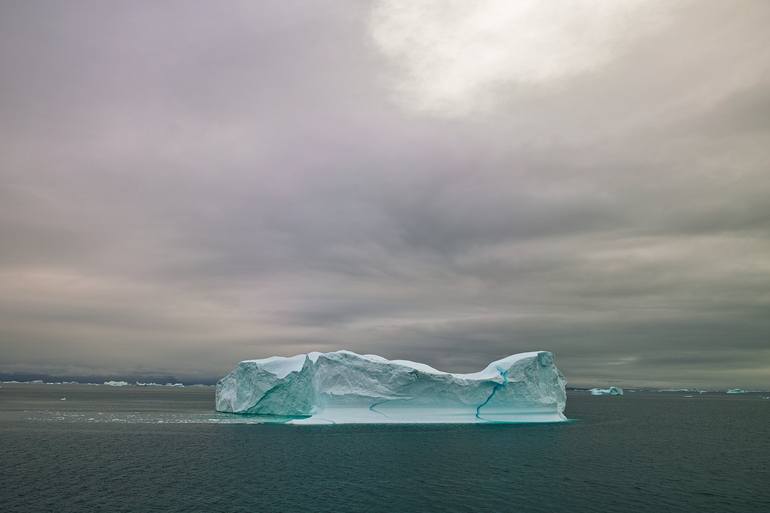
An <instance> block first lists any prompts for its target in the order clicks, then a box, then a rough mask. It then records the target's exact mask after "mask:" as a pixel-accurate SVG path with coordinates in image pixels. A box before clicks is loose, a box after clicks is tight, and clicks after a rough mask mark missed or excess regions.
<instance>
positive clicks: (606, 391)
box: [591, 387, 623, 395]
mask: <svg viewBox="0 0 770 513" xmlns="http://www.w3.org/2000/svg"><path fill="white" fill-rule="evenodd" d="M591 395H623V389H622V388H620V387H610V388H592V389H591Z"/></svg>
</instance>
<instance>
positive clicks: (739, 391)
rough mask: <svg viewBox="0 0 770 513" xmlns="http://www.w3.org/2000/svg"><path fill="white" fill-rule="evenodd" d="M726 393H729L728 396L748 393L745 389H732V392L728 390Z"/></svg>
mask: <svg viewBox="0 0 770 513" xmlns="http://www.w3.org/2000/svg"><path fill="white" fill-rule="evenodd" d="M725 393H727V394H745V393H746V391H745V390H744V389H742V388H731V389H730V390H728V391H727V392H725Z"/></svg>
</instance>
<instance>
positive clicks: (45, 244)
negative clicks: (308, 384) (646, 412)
mask: <svg viewBox="0 0 770 513" xmlns="http://www.w3.org/2000/svg"><path fill="white" fill-rule="evenodd" d="M57 5H58V4H56V5H54V4H52V5H50V6H47V7H46V9H42V8H41V7H38V6H36V5H33V4H24V5H21V4H18V5H16V6H13V7H8V6H6V7H3V8H2V9H3V11H4V12H3V13H2V14H3V15H2V16H0V68H1V69H2V70H3V73H0V111H1V112H0V135H1V136H2V137H0V240H2V241H3V242H2V244H0V354H1V355H2V361H1V362H0V371H3V370H7V369H14V370H35V369H42V368H45V369H52V370H55V369H57V368H59V369H71V368H77V369H81V371H79V372H84V371H83V370H82V369H86V370H87V369H92V371H93V373H98V371H100V370H110V371H119V370H121V369H122V370H125V371H134V370H136V369H141V370H146V371H147V372H158V373H177V374H179V375H189V376H196V375H202V376H211V375H217V374H221V373H223V372H226V371H227V370H228V369H229V368H230V367H231V366H232V364H233V363H234V362H235V361H238V360H240V359H244V358H254V357H260V356H268V355H271V354H295V353H298V352H303V351H308V350H332V349H339V348H348V349H352V350H356V351H361V352H373V353H379V354H382V355H383V356H386V357H393V358H408V359H413V360H421V361H426V362H428V363H430V364H432V365H434V366H436V367H438V368H443V369H447V370H458V371H461V370H474V369H478V368H481V367H482V366H483V365H485V364H486V363H488V362H489V361H491V360H492V359H495V358H498V357H500V356H502V355H504V354H508V353H513V352H517V351H526V350H532V349H537V348H544V349H552V350H554V351H556V353H557V358H558V361H559V364H560V366H561V367H563V369H564V371H565V373H566V374H567V375H568V377H569V378H570V379H571V380H572V382H573V383H585V384H591V383H594V382H597V384H599V382H605V381H612V382H629V383H639V384H644V383H647V384H682V385H704V386H705V385H710V386H744V387H746V386H767V378H766V376H767V373H766V370H767V368H768V365H770V355H768V354H767V351H766V349H765V347H766V345H767V340H768V337H770V326H768V322H767V318H768V316H767V312H768V308H770V304H769V302H770V299H768V296H767V293H766V291H767V290H768V288H770V282H769V281H768V280H769V279H768V276H770V273H769V272H768V271H770V269H768V267H767V262H768V261H770V258H768V256H769V255H770V223H769V222H768V219H770V210H769V209H768V202H767V201H766V198H767V197H768V196H769V195H770V180H769V179H768V174H767V169H768V165H770V162H768V160H769V159H770V155H769V154H768V151H767V147H768V145H770V140H769V139H770V134H768V131H767V126H766V124H765V123H763V122H762V116H761V112H762V109H763V106H764V105H766V104H767V99H768V96H767V94H766V91H768V90H770V89H768V87H767V85H768V84H767V82H768V77H769V76H770V75H769V74H768V71H770V60H768V59H767V58H766V52H765V51H764V49H765V48H766V47H767V44H768V43H770V41H768V33H767V31H766V30H765V25H766V23H765V21H764V20H766V19H767V14H768V5H767V4H766V3H765V2H748V3H746V4H745V6H744V8H740V9H739V8H736V7H734V6H733V5H732V4H726V3H723V2H713V3H706V4H703V3H697V4H690V3H682V4H677V5H676V6H675V7H671V8H670V7H664V8H663V9H664V12H660V11H659V10H658V9H659V7H660V6H659V4H655V3H652V4H649V5H650V6H651V7H648V6H647V4H645V5H639V6H637V5H636V4H624V5H625V7H623V8H622V9H634V11H633V16H632V18H629V17H626V15H625V14H622V13H621V12H620V11H617V12H616V11H615V9H620V8H619V7H614V6H613V7H605V8H606V9H609V11H608V12H610V13H609V14H606V15H605V14H602V16H605V17H604V18H601V20H603V21H601V23H600V25H601V30H600V31H599V33H597V34H595V35H591V36H587V37H588V39H587V40H583V39H581V38H583V36H582V35H580V34H578V35H573V33H572V32H570V31H569V30H567V31H565V30H566V29H565V27H573V26H578V25H579V26H583V25H582V24H583V23H586V25H585V26H593V24H596V23H599V22H598V21H597V20H598V19H599V18H597V19H594V18H593V17H592V16H594V15H593V14H591V15H589V14H588V11H586V10H585V9H587V7H586V6H587V5H588V4H582V3H580V4H577V5H579V7H580V9H578V8H575V9H574V10H572V9H567V8H564V9H562V10H559V11H556V12H551V11H550V10H548V9H550V7H549V8H547V9H546V10H541V8H540V7H538V6H536V5H534V4H533V5H530V4H521V5H522V6H523V7H517V9H523V10H514V11H510V12H509V10H508V7H505V8H503V7H500V9H501V11H500V16H499V20H498V19H492V20H491V21H490V25H489V27H490V28H489V30H492V33H493V35H495V34H497V35H495V37H492V38H491V39H489V41H486V40H484V41H480V42H478V44H476V43H473V44H471V45H470V46H469V48H470V49H471V50H473V51H477V50H478V49H479V48H481V49H484V48H486V47H485V46H484V45H487V44H490V45H492V44H495V45H498V46H499V47H500V52H499V54H494V52H493V54H494V55H498V57H499V60H498V61H495V62H492V63H491V64H490V63H487V64H489V65H487V64H484V63H483V62H481V63H479V66H478V67H475V66H476V64H475V63H474V60H473V59H472V58H471V56H469V55H470V54H468V55H466V54H464V53H462V52H461V51H460V50H458V47H457V46H456V45H457V41H455V40H454V39H452V37H450V36H449V35H448V34H450V33H449V32H448V31H449V30H450V29H452V28H453V27H454V28H463V27H467V30H464V31H462V36H463V37H466V36H467V37H469V38H471V39H473V38H482V36H484V34H485V32H484V31H485V30H487V29H486V28H484V27H485V26H484V25H483V24H482V21H483V20H484V19H489V16H488V14H485V12H486V11H485V10H484V9H492V8H493V7H494V6H495V5H497V4H494V3H481V4H478V5H479V6H480V7H479V8H478V9H479V14H478V16H471V17H469V18H468V19H467V20H466V18H464V17H462V16H460V13H461V10H460V9H461V7H459V5H460V4H451V5H452V6H454V7H451V8H450V9H449V10H448V11H447V12H446V13H445V16H444V17H441V16H438V15H436V14H435V13H434V12H433V11H432V10H431V9H433V7H431V6H434V4H433V3H430V2H428V3H425V4H421V5H423V7H421V8H419V9H418V8H417V7H413V5H416V4H411V3H410V4H408V5H406V6H405V7H403V9H404V10H403V11H393V10H392V9H395V7H394V6H396V7H397V5H396V4H393V3H389V2H385V3H376V4H373V5H368V4H363V3H358V2H354V3H351V4H350V5H345V4H339V3H337V2H329V3H323V2H318V3H313V4H312V5H310V4H309V5H307V6H304V7H303V8H302V9H295V8H294V7H291V6H286V5H285V4H284V3H283V2H275V3H269V2H268V3H266V4H264V5H260V7H259V8H255V7H254V6H253V5H251V4H250V3H247V2H245V3H239V2H236V3H233V4H231V7H230V8H229V9H218V8H217V9H214V8H212V7H211V6H206V5H197V6H196V5H191V4H189V3H188V2H169V3H165V4H163V5H162V6H157V5H156V4H154V3H149V2H148V3H144V2H135V3H132V4H131V5H127V6H124V7H122V8H121V9H118V10H115V9H114V7H107V6H105V5H104V4H103V3H101V2H93V3H91V4H84V5H85V7H84V8H83V9H82V10H77V11H74V10H71V9H63V8H59V7H57ZM474 5H475V4H474ZM501 5H502V4H501ZM506 5H507V4H506ZM538 5H539V4H538ZM603 5H604V6H607V5H608V4H603ZM613 5H614V4H613ZM666 5H668V2H667V3H666ZM648 9H651V10H650V11H649V12H648ZM525 13H526V16H525ZM648 15H649V16H651V18H650V17H648ZM485 16H486V18H485ZM522 16H524V17H525V18H526V19H529V18H530V17H532V18H533V20H534V21H533V22H532V24H531V27H530V28H531V29H532V30H535V29H537V28H538V27H540V26H542V25H543V17H545V18H546V19H553V22H554V24H553V27H559V30H558V31H557V34H556V36H555V37H556V39H555V42H553V41H552V40H551V39H549V38H550V37H551V36H546V35H543V36H541V35H540V34H541V32H540V31H537V30H535V33H534V35H533V36H532V37H535V40H536V41H537V44H538V45H540V46H539V47H538V48H539V49H538V51H537V55H540V56H542V55H550V59H551V60H550V61H549V62H550V64H548V66H550V67H545V68H539V67H537V66H539V64H537V63H535V64H533V63H532V62H534V61H532V62H530V61H528V60H526V59H529V58H531V57H532V54H528V53H527V52H526V51H525V49H526V46H524V45H520V44H518V43H517V41H518V40H517V39H516V38H519V37H523V36H522V35H521V34H524V33H526V32H521V33H520V32H513V33H510V34H509V33H508V32H507V31H503V30H502V28H500V27H503V26H505V27H507V26H508V25H509V24H511V23H514V22H516V23H523V21H522V20H523V19H524V18H522ZM597 16H598V15H597ZM628 16H631V14H629V15H628ZM629 19H630V20H632V22H631V21H629ZM650 19H654V20H658V21H659V20H660V19H663V22H661V23H658V21H649V22H648V21H645V20H650ZM498 21H499V23H498ZM379 23H385V25H382V26H380V25H378V24H379ZM394 23H395V24H396V25H397V26H395V25H392V24H394ZM398 23H404V24H406V25H403V26H402V25H398ZM410 23H411V24H412V25H409V24H410ZM389 24H390V25H389ZM421 24H423V25H424V26H425V27H426V30H425V31H424V35H425V37H427V38H428V39H427V40H426V41H427V42H426V43H425V44H424V45H422V43H420V44H417V43H414V44H415V45H414V46H409V45H402V44H401V43H398V42H394V41H391V43H392V44H395V45H396V46H394V47H393V48H395V50H393V51H394V52H396V53H392V52H391V53H388V51H386V50H387V49H384V47H383V46H381V45H379V44H377V41H379V38H382V37H386V38H387V37H391V36H392V35H393V34H395V33H396V32H387V31H386V32H385V33H384V34H385V35H384V36H383V33H380V31H381V30H384V29H383V27H391V28H389V29H388V30H391V29H392V30H394V31H396V30H407V28H408V32H409V37H410V38H412V39H414V38H417V37H418V36H419V37H422V36H423V34H422V32H421V31H419V30H417V29H416V28H414V29H413V28H409V27H419V26H421ZM468 24H470V25H468ZM576 24H577V25H576ZM546 25H548V24H546ZM404 27H406V28H404ZM621 28H622V29H623V30H622V31H621ZM372 30H373V31H374V32H371V31H372ZM442 31H444V32H442ZM442 34H443V35H442ZM543 34H546V33H543ZM550 34H551V35H553V33H552V32H550ZM602 34H603V35H602ZM434 36H435V37H436V38H438V39H435V41H439V40H440V41H442V45H444V43H443V41H444V39H443V38H444V37H446V38H448V40H447V42H446V45H447V46H446V47H443V46H442V48H444V49H443V50H441V51H444V52H448V53H447V55H449V54H451V53H452V52H454V51H455V50H457V52H458V63H457V65H458V66H460V67H458V68H454V67H453V66H454V65H455V64H456V63H454V61H452V60H451V59H449V58H448V57H446V58H444V57H441V56H439V58H436V60H435V61H434V60H431V62H430V63H429V64H430V66H434V65H435V68H431V67H430V66H428V68H426V69H429V70H431V71H430V73H431V74H433V76H434V77H435V78H436V83H437V84H439V86H438V87H439V89H436V90H433V89H430V88H429V86H430V84H429V83H426V84H427V85H426V84H422V85H420V83H418V82H414V81H412V79H413V78H414V77H413V76H412V75H410V72H409V69H408V66H411V65H413V64H414V63H417V61H412V60H411V59H413V58H416V57H414V55H417V54H415V53H413V52H418V53H419V52H423V51H424V48H423V47H425V48H428V47H432V46H433V45H434V39H430V38H432V37H434ZM439 36H440V37H439ZM458 37H459V36H458ZM484 37H486V36H484ZM541 37H542V38H545V39H538V38H541ZM373 38H374V39H373ZM575 38H577V42H575V41H576V40H575ZM595 38H609V39H610V40H612V41H613V43H612V44H611V45H610V46H609V47H608V46H607V45H605V44H604V43H602V42H601V41H600V39H595ZM412 39H409V38H407V42H408V41H412ZM482 39H483V38H482ZM373 41H374V43H373ZM474 41H475V39H474ZM428 43H430V44H428ZM388 44H390V43H388ZM436 44H438V43H436ZM572 44H574V45H575V46H574V48H575V49H576V50H580V55H579V57H580V58H576V59H575V64H574V66H572V67H571V65H570V66H567V67H566V68H565V69H564V70H561V66H559V70H557V71H553V69H554V68H553V66H554V63H559V62H561V61H560V59H562V60H563V59H565V58H567V57H565V55H567V54H566V53H565V52H567V49H566V48H567V46H570V45H572ZM420 45H422V46H420ZM426 45H427V46H426ZM474 45H475V46H474ZM546 50H547V51H546ZM425 51H427V50H425ZM522 52H523V53H522ZM548 52H551V53H548ZM472 53H473V52H471V54H472ZM425 55H427V54H425ZM418 57H419V56H418ZM498 57H496V58H498ZM422 58H426V57H424V56H423V57H420V59H422ZM525 58H526V59H525ZM442 59H443V60H442ZM466 61H467V62H466ZM410 63H412V64H410ZM463 63H465V64H463ZM414 65H417V64H414ZM445 66H447V68H446V70H444V67H445ZM462 66H466V67H464V68H463V67H462ZM549 69H550V70H552V71H548V70H549ZM445 71H446V73H448V75H446V76H447V77H450V79H451V77H460V78H462V79H463V80H466V79H467V81H466V82H462V83H459V82H458V84H459V86H458V87H456V88H454V89H453V88H450V89H451V92H452V95H445V94H444V92H445V91H450V89H446V88H444V85H441V81H442V80H443V78H442V77H443V75H442V73H444V72H445ZM525 72H526V73H525ZM549 73H550V74H549ZM453 74H454V75H453ZM493 75H495V76H494V77H493ZM524 78H526V80H525V79H524ZM451 80H454V79H451ZM451 80H450V82H451ZM418 86H419V87H418ZM423 86H425V87H426V89H421V87H423ZM452 87H454V86H452ZM405 88H406V89H405ZM442 88H444V89H442ZM436 91H438V92H436ZM442 91H444V92H442ZM486 92H490V95H489V96H488V97H489V98H490V102H489V103H488V104H487V105H486V106H485V107H484V108H482V109H476V104H475V102H473V105H471V103H469V102H470V101H471V100H470V99H472V98H476V97H478V96H481V95H482V94H486ZM439 93H440V94H439ZM455 93H457V94H455ZM492 93H494V94H492ZM394 98H395V99H396V100H397V101H396V102H394V101H393V100H394ZM492 100H493V101H492ZM431 102H432V103H431ZM428 107H430V108H428ZM434 107H436V108H439V107H440V109H441V111H440V112H439V111H437V110H436V109H434ZM471 107H472V108H471ZM426 109H427V110H426ZM447 113H448V114H452V115H450V116H445V115H437V114H447ZM459 113H462V115H455V114H459Z"/></svg>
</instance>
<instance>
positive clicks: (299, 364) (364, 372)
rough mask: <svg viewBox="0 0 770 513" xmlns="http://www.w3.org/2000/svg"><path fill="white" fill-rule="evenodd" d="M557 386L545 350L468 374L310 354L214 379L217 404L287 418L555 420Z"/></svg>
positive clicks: (562, 398) (559, 409)
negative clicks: (215, 381)
mask: <svg viewBox="0 0 770 513" xmlns="http://www.w3.org/2000/svg"><path fill="white" fill-rule="evenodd" d="M564 385H565V379H564V376H563V375H562V374H561V372H559V369H557V368H556V366H555V365H554V361H553V354H551V353H550V352H548V351H535V352H531V353H521V354H516V355H512V356H508V357H507V358H503V359H502V360H497V361H495V362H492V363H490V364H489V365H488V366H487V367H486V368H485V369H484V370H482V371H480V372H475V373H472V374H451V373H449V372H441V371H439V370H436V369H434V368H433V367H430V366H429V365H425V364H422V363H416V362H410V361H407V360H387V359H385V358H382V357H381V356H376V355H359V354H356V353H353V352H350V351H336V352H332V353H318V352H313V353H308V354H300V355H296V356H291V357H281V356H273V357H270V358H265V359H262V360H245V361H242V362H240V363H239V364H238V365H237V366H236V367H235V369H233V370H232V371H231V372H230V374H228V375H227V376H225V377H224V378H222V379H221V380H220V381H219V383H217V389H216V409H217V410H218V411H220V412H230V413H242V414H252V415H262V416H273V417H276V418H279V419H282V420H285V421H287V422H290V423H294V424H321V423H488V422H560V421H564V420H566V417H565V416H564V406H565V402H566V393H565V389H564Z"/></svg>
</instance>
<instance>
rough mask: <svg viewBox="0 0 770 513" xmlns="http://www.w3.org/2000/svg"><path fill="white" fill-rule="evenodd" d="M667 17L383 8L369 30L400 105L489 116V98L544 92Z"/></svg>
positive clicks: (596, 10)
mask: <svg viewBox="0 0 770 513" xmlns="http://www.w3.org/2000/svg"><path fill="white" fill-rule="evenodd" d="M672 10H674V6H673V4H672V3H671V2H660V1H652V2H651V1H636V0H633V1H624V2H604V1H597V0H580V1H563V2H562V1H559V2H538V1H536V0H533V1H519V2H508V1H505V0H484V1H481V2H473V3H471V4H469V3H468V2H461V1H453V2H446V1H420V2H409V1H398V0H388V1H382V2H379V3H378V4H377V7H376V8H375V9H374V11H373V14H372V18H371V30H372V37H373V39H374V41H375V43H376V45H377V47H378V49H379V50H380V51H381V52H383V53H384V54H385V55H386V56H387V57H388V58H389V59H391V60H392V63H393V66H394V67H395V68H396V69H397V70H398V73H399V77H398V78H397V79H396V84H397V90H398V92H399V94H400V96H401V97H400V100H401V101H402V102H403V103H405V104H406V105H407V106H408V107H410V108H414V109H418V110H426V111H430V112H432V113H435V114H439V115H461V114H467V113H470V112H472V111H473V110H474V109H477V108H480V107H482V108H483V107H488V108H492V106H493V105H494V102H493V101H492V100H490V98H489V97H490V96H495V95H497V94H499V92H500V91H497V89H507V90H511V89H513V90H514V91H515V89H516V88H517V87H531V86H533V85H534V86H538V87H552V86H553V85H554V84H557V83H559V81H561V80H563V79H568V78H570V77H572V76H574V75H577V74H581V73H589V72H591V71H594V70H595V69H596V68H598V67H601V66H602V65H605V64H606V63H607V62H608V61H610V60H612V59H614V58H617V57H619V56H622V54H623V52H624V50H626V47H627V46H629V45H630V44H631V43H633V42H634V41H635V40H636V39H638V38H642V37H649V36H650V33H651V32H654V31H655V30H656V29H657V28H658V27H659V26H660V25H663V24H665V23H666V22H667V21H668V18H669V17H670V11H672ZM490 103H491V104H492V105H490Z"/></svg>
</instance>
